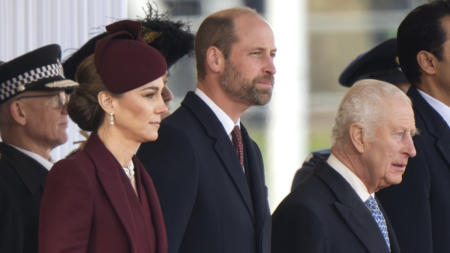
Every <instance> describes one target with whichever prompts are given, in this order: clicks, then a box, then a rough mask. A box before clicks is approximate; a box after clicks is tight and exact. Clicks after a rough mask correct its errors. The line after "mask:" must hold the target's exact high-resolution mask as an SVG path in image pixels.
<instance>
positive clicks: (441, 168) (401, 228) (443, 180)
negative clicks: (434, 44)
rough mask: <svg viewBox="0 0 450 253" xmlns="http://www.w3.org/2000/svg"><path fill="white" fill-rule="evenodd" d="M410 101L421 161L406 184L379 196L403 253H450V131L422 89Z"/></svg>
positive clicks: (413, 162) (410, 168)
mask: <svg viewBox="0 0 450 253" xmlns="http://www.w3.org/2000/svg"><path fill="white" fill-rule="evenodd" d="M407 95H408V96H409V97H410V98H411V100H412V103H413V109H414V117H415V120H416V127H417V128H418V129H419V130H420V134H419V135H416V136H414V137H413V140H414V146H415V147H416V150H417V155H416V157H414V158H410V159H409V161H408V165H407V167H406V171H405V174H404V175H403V180H402V182H401V183H400V184H399V185H394V186H391V187H388V188H386V189H383V190H380V191H379V193H377V196H378V198H379V200H380V202H381V203H382V204H383V207H384V208H385V210H386V213H387V215H388V217H389V219H390V220H391V222H392V226H393V227H394V230H395V233H396V235H397V238H398V242H399V244H400V248H401V249H402V251H403V252H408V253H415V252H417V253H423V252H427V253H430V252H436V253H441V252H450V239H449V238H450V128H449V127H448V125H447V123H446V122H445V121H444V119H443V118H442V117H441V116H440V115H439V113H437V112H436V111H435V110H434V109H433V108H432V107H431V106H430V105H429V104H428V103H427V102H426V101H425V99H424V98H423V97H422V95H420V93H419V92H418V90H417V88H415V87H414V86H413V87H411V88H410V89H409V91H408V93H407Z"/></svg>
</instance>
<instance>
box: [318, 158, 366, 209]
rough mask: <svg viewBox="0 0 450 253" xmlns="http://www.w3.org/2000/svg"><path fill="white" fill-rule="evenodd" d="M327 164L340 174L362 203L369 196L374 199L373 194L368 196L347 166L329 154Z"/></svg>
mask: <svg viewBox="0 0 450 253" xmlns="http://www.w3.org/2000/svg"><path fill="white" fill-rule="evenodd" d="M327 162H328V164H329V165H330V166H331V167H332V168H333V169H334V170H336V171H337V172H338V173H339V174H341V176H342V177H343V178H344V179H345V180H346V181H347V182H348V183H349V184H350V186H351V187H352V188H353V190H355V192H356V194H358V196H359V197H360V198H361V200H362V201H363V202H366V200H367V199H369V197H370V196H372V197H374V194H373V193H372V194H369V191H368V190H367V187H366V185H365V184H364V183H363V182H362V181H361V179H359V177H357V176H356V175H355V174H354V173H353V172H352V171H351V170H350V169H349V168H348V167H347V166H345V165H344V164H343V163H342V162H341V161H339V159H337V157H336V156H334V155H333V154H331V155H330V157H329V158H328V160H327Z"/></svg>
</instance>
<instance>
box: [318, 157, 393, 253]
mask: <svg viewBox="0 0 450 253" xmlns="http://www.w3.org/2000/svg"><path fill="white" fill-rule="evenodd" d="M314 173H315V174H316V175H317V176H319V177H320V178H321V179H322V180H323V181H324V182H325V183H326V184H327V185H328V186H329V187H330V188H331V190H332V191H333V192H334V194H335V196H336V198H337V200H338V201H336V202H335V203H334V206H335V207H336V210H337V212H338V213H339V215H340V216H341V217H342V219H343V220H344V221H345V223H346V224H347V225H348V226H349V227H350V229H351V230H352V231H353V232H354V234H355V236H356V237H357V238H358V239H359V240H360V241H361V243H362V244H363V245H364V246H365V247H366V249H367V251H368V252H374V253H375V252H377V253H379V252H389V249H388V247H387V244H386V242H385V240H384V238H383V235H382V234H381V232H380V229H379V227H378V225H377V223H376V222H375V219H374V218H373V216H372V214H371V213H370V211H369V209H368V208H367V206H366V205H365V204H364V202H362V200H361V198H359V196H358V195H357V194H356V192H355V190H353V188H352V187H351V186H350V184H349V183H348V182H347V181H346V180H345V179H344V178H343V177H342V176H341V175H340V174H339V173H338V172H337V171H335V170H334V169H333V168H331V167H330V166H329V165H328V163H326V162H325V161H324V160H320V161H319V163H318V164H317V165H316V167H315V169H314Z"/></svg>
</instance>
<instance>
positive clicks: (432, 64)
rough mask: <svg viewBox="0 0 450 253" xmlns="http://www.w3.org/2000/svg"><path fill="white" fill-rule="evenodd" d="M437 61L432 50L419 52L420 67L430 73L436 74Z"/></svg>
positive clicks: (418, 61)
mask: <svg viewBox="0 0 450 253" xmlns="http://www.w3.org/2000/svg"><path fill="white" fill-rule="evenodd" d="M436 61H437V58H436V57H435V56H434V55H433V54H432V53H430V52H427V51H420V52H419V53H418V54H417V63H418V64H419V66H420V68H421V69H422V70H423V71H424V72H425V73H427V74H429V75H434V74H436Z"/></svg>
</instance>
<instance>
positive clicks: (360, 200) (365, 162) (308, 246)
mask: <svg viewBox="0 0 450 253" xmlns="http://www.w3.org/2000/svg"><path fill="white" fill-rule="evenodd" d="M416 132H417V130H416V127H415V120H414V114H413V110H412V107H411V101H410V99H409V98H408V97H407V96H406V95H405V94H404V93H403V92H402V91H401V90H400V89H398V88H397V87H395V86H393V85H391V84H389V83H385V82H381V81H377V80H361V81H359V82H357V83H356V84H355V85H354V86H353V87H352V88H350V90H349V91H348V93H347V94H346V95H345V97H344V99H343V100H342V102H341V105H340V107H339V110H338V112H337V116H336V123H335V126H334V128H333V138H334V144H333V146H332V148H331V156H330V157H329V158H328V160H326V161H325V160H321V161H320V162H319V163H318V164H317V165H316V167H315V168H314V171H313V173H312V174H311V175H310V176H308V177H307V178H306V179H305V180H304V181H303V182H302V183H301V184H300V185H299V186H298V187H296V188H295V189H294V190H293V191H292V192H291V193H290V194H289V195H288V196H287V197H286V198H285V199H284V200H283V202H282V203H281V204H280V205H279V206H278V208H277V210H276V211H275V212H274V214H273V219H272V221H273V230H272V252H273V253H281V252H282V253H290V252H296V253H301V252H316V253H317V252H330V253H331V252H333V253H339V252H345V253H347V252H358V253H361V252H400V250H399V246H398V243H397V240H396V238H395V234H394V231H393V230H392V227H391V225H390V223H389V220H388V219H387V216H386V215H385V213H384V211H383V208H382V206H381V205H380V204H379V203H378V201H377V199H376V197H375V195H374V193H375V192H377V191H378V190H380V189H382V188H385V187H388V186H390V185H392V184H399V183H400V182H401V181H402V175H403V173H404V171H405V167H406V164H407V163H408V158H409V157H414V156H415V155H416V150H415V148H414V144H413V141H412V136H413V135H415V134H416Z"/></svg>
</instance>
